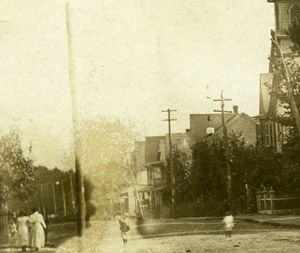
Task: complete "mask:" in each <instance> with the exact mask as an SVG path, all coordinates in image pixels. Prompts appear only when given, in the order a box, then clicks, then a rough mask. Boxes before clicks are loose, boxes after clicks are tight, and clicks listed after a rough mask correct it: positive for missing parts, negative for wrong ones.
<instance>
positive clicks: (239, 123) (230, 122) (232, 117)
mask: <svg viewBox="0 0 300 253" xmlns="http://www.w3.org/2000/svg"><path fill="white" fill-rule="evenodd" d="M234 110H235V111H234V113H225V121H226V127H227V130H228V133H229V134H230V133H232V132H235V133H241V134H242V136H243V137H244V139H245V141H246V142H247V144H252V145H255V144H256V140H257V138H256V122H255V120H254V119H252V118H251V117H250V116H248V115H247V114H245V113H238V108H237V107H235V108H234ZM208 127H212V128H214V134H220V135H222V134H223V124H222V115H221V114H191V115H190V131H189V132H190V139H191V143H195V142H196V141H197V140H199V139H203V138H205V137H206V136H208V133H207V128H208Z"/></svg>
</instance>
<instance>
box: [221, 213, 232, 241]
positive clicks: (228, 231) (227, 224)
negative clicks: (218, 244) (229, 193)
mask: <svg viewBox="0 0 300 253" xmlns="http://www.w3.org/2000/svg"><path fill="white" fill-rule="evenodd" d="M223 222H224V224H225V230H226V237H231V233H232V228H233V227H234V218H233V216H232V215H231V214H230V213H229V212H227V213H226V216H225V218H224V219H223Z"/></svg>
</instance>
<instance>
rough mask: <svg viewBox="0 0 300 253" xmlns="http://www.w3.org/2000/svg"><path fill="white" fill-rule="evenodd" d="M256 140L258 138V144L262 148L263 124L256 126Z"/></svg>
mask: <svg viewBox="0 0 300 253" xmlns="http://www.w3.org/2000/svg"><path fill="white" fill-rule="evenodd" d="M256 138H257V144H258V145H259V146H261V145H262V135H261V124H256Z"/></svg>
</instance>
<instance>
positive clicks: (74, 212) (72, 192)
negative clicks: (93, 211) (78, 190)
mask: <svg viewBox="0 0 300 253" xmlns="http://www.w3.org/2000/svg"><path fill="white" fill-rule="evenodd" d="M69 174H70V188H71V201H72V210H73V215H75V214H76V210H75V200H74V188H73V177H72V171H70V173H69Z"/></svg>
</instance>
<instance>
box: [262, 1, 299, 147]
mask: <svg viewBox="0 0 300 253" xmlns="http://www.w3.org/2000/svg"><path fill="white" fill-rule="evenodd" d="M267 1H268V2H269V3H273V4H274V13H275V28H272V29H273V30H274V31H275V36H276V38H277V40H278V42H279V45H280V47H281V50H282V52H283V54H284V56H285V57H286V58H288V57H294V59H295V60H296V61H298V62H299V63H300V58H299V56H298V55H296V54H295V53H293V52H292V50H291V47H292V46H293V43H292V41H291V39H290V36H289V35H288V29H289V26H290V24H291V23H292V22H293V21H294V20H295V19H297V18H299V17H300V0H267ZM275 52H276V49H275V47H274V45H273V43H272V44H271V53H270V61H269V73H262V74H260V94H259V96H260V104H259V116H258V119H259V123H258V124H257V143H258V145H261V146H263V147H272V148H273V149H274V150H275V151H277V152H281V149H282V144H283V142H284V136H286V132H287V131H286V128H285V127H284V126H283V125H281V124H279V123H278V122H276V121H275V120H274V119H275V117H277V116H280V115H283V114H284V113H285V110H286V109H285V108H284V106H283V104H282V102H281V101H280V100H279V99H278V97H277V96H276V93H275V92H273V91H274V89H275V88H276V87H278V85H279V80H277V78H276V76H275V75H274V64H275V62H274V57H273V56H274V53H275Z"/></svg>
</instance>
